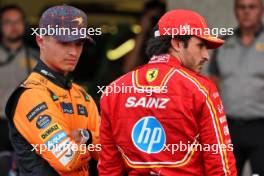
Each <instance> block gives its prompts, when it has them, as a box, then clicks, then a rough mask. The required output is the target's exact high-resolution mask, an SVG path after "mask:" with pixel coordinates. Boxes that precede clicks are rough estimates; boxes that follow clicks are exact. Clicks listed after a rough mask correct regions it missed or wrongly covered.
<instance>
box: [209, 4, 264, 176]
mask: <svg viewBox="0 0 264 176" xmlns="http://www.w3.org/2000/svg"><path fill="white" fill-rule="evenodd" d="M234 11H235V15H236V18H237V21H238V27H237V28H236V30H235V33H234V35H233V36H229V37H228V38H227V39H226V43H225V44H224V45H223V47H221V48H219V49H218V50H216V51H215V53H214V54H213V58H212V61H211V63H210V65H209V73H210V75H211V78H212V79H213V80H214V81H215V82H216V83H217V85H218V87H219V88H220V91H221V96H222V100H223V105H224V107H225V110H226V113H227V119H228V125H229V129H230V133H231V137H232V141H233V143H234V154H235V157H236V161H237V162H236V163H237V169H238V174H239V175H241V174H242V170H243V167H244V164H245V161H246V160H247V159H249V160H250V164H251V168H252V171H253V173H255V174H259V175H264V164H263V158H264V140H262V139H260V137H261V135H262V134H264V28H263V24H262V17H263V1H261V0H235V3H234Z"/></svg>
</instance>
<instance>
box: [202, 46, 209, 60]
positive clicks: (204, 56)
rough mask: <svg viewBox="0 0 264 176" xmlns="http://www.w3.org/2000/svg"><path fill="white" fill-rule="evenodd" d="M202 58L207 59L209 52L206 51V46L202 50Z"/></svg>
mask: <svg viewBox="0 0 264 176" xmlns="http://www.w3.org/2000/svg"><path fill="white" fill-rule="evenodd" d="M202 56H203V58H204V59H205V60H207V61H208V60H209V52H208V49H207V48H205V49H204V50H203V55H202Z"/></svg>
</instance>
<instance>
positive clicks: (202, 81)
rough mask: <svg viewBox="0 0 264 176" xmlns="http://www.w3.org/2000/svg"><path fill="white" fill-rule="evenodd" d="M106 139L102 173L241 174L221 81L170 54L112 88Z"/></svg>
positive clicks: (106, 101)
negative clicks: (207, 75)
mask: <svg viewBox="0 0 264 176" xmlns="http://www.w3.org/2000/svg"><path fill="white" fill-rule="evenodd" d="M114 91H115V92H114ZM100 142H101V146H102V150H101V152H100V157H99V158H100V159H99V164H98V169H99V175H100V176H115V175H116V176H119V175H122V174H124V172H127V173H128V175H167V176H175V175H177V176H178V175H179V176H196V175H197V176H201V175H205V176H235V175H237V172H236V166H235V159H234V156H233V152H232V151H233V145H232V143H231V139H230V136H229V130H228V126H227V121H226V116H225V112H224V109H223V105H222V102H221V100H220V97H219V94H218V91H217V89H216V87H215V85H214V84H213V83H212V82H211V81H210V80H208V79H207V78H205V77H203V76H201V75H199V74H197V73H194V72H192V71H190V70H188V69H186V68H184V67H182V66H181V65H180V63H179V62H178V60H177V59H176V58H173V57H172V56H170V55H159V56H154V57H153V58H151V60H150V62H149V63H148V64H146V65H144V66H142V67H139V68H138V69H136V70H135V71H132V72H130V73H128V74H126V75H124V76H122V77H121V78H119V79H117V80H116V81H114V82H113V83H111V84H110V86H108V87H107V88H106V90H105V92H104V94H103V96H102V98H101V126H100Z"/></svg>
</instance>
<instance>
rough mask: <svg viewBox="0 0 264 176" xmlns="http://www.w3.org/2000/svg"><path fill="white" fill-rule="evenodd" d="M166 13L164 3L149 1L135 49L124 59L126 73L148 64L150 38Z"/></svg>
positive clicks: (145, 7)
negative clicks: (147, 52) (146, 50)
mask: <svg viewBox="0 0 264 176" xmlns="http://www.w3.org/2000/svg"><path fill="white" fill-rule="evenodd" d="M165 11H166V4H165V3H164V2H162V1H148V2H147V3H146V4H145V5H144V10H143V13H142V17H141V19H140V27H141V31H140V33H139V34H138V35H137V36H136V38H135V47H134V49H133V50H132V51H131V52H130V53H128V54H127V56H126V57H125V58H124V66H123V72H124V73H127V72H128V71H131V70H132V69H134V68H135V67H137V66H139V65H143V64H146V63H147V62H148V57H147V55H146V54H145V52H144V51H145V48H146V43H147V41H148V38H150V34H151V30H152V28H153V27H154V26H155V25H156V24H157V22H158V19H159V18H160V17H161V16H162V15H163V14H164V13H165Z"/></svg>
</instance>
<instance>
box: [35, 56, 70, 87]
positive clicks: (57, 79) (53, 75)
mask: <svg viewBox="0 0 264 176" xmlns="http://www.w3.org/2000/svg"><path fill="white" fill-rule="evenodd" d="M33 72H37V73H39V74H41V75H42V76H44V77H45V78H47V79H48V80H50V81H51V82H53V83H54V84H56V85H58V86H60V87H62V88H64V89H71V87H72V80H71V79H69V78H68V77H67V76H64V75H62V74H60V73H57V72H54V71H52V70H51V69H50V68H49V67H48V66H47V65H46V64H45V63H44V62H43V61H42V60H40V59H39V60H38V63H37V65H36V67H35V68H34V69H33Z"/></svg>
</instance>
